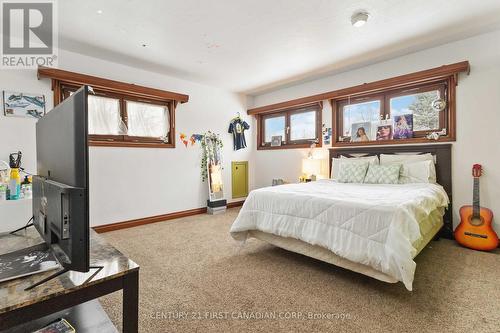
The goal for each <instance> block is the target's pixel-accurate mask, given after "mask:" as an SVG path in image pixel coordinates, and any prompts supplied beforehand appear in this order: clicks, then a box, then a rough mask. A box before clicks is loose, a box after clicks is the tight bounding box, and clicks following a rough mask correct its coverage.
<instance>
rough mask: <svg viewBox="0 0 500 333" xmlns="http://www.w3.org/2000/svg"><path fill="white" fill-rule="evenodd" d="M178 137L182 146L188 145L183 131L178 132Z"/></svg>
mask: <svg viewBox="0 0 500 333" xmlns="http://www.w3.org/2000/svg"><path fill="white" fill-rule="evenodd" d="M179 138H180V139H181V142H182V143H183V144H184V146H186V147H187V146H188V143H189V141H188V139H187V136H186V134H184V133H179Z"/></svg>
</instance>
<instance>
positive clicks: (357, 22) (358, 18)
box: [351, 11, 370, 28]
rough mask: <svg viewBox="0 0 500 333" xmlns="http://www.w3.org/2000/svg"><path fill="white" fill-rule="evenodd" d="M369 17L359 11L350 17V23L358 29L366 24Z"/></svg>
mask: <svg viewBox="0 0 500 333" xmlns="http://www.w3.org/2000/svg"><path fill="white" fill-rule="evenodd" d="M369 17H370V15H369V14H368V13H367V12H364V11H359V12H356V13H354V14H352V16H351V23H352V25H353V26H355V27H356V28H360V27H362V26H364V25H365V24H366V22H367V21H368V18H369Z"/></svg>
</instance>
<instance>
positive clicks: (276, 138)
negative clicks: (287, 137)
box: [271, 135, 282, 147]
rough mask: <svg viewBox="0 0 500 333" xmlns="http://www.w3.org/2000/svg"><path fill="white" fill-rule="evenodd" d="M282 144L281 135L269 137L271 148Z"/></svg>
mask: <svg viewBox="0 0 500 333" xmlns="http://www.w3.org/2000/svg"><path fill="white" fill-rule="evenodd" d="M281 143H282V136H281V135H274V136H272V137H271V147H279V146H281Z"/></svg>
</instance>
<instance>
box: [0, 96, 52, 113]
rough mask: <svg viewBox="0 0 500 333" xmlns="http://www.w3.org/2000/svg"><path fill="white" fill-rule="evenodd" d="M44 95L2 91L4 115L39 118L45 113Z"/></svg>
mask: <svg viewBox="0 0 500 333" xmlns="http://www.w3.org/2000/svg"><path fill="white" fill-rule="evenodd" d="M45 104H46V100H45V95H43V94H35V93H20V92H13V91H8V90H4V91H2V105H3V113H4V115H5V116H6V117H24V118H34V119H39V118H42V117H43V116H44V115H45Z"/></svg>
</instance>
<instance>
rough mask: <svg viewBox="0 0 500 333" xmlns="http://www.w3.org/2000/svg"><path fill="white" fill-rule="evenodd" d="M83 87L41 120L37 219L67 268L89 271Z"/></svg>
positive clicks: (35, 188) (35, 194)
mask: <svg viewBox="0 0 500 333" xmlns="http://www.w3.org/2000/svg"><path fill="white" fill-rule="evenodd" d="M88 92H89V87H88V86H83V87H82V88H80V89H79V90H78V91H76V92H75V93H73V94H72V95H71V96H70V97H68V98H66V99H65V100H64V101H63V102H61V103H60V104H59V105H57V106H56V107H55V108H54V109H52V110H51V111H50V112H48V113H47V114H46V115H45V116H44V117H43V118H41V119H40V120H38V122H37V124H36V156H37V175H36V176H34V177H33V223H34V225H35V227H36V229H37V230H38V232H39V233H40V235H41V236H42V237H43V238H44V240H45V242H46V243H47V244H48V245H49V247H50V248H51V250H52V251H53V253H54V255H55V256H56V258H57V259H58V261H59V262H60V264H61V265H62V266H63V267H64V269H65V271H67V270H74V271H79V272H88V271H89V268H90V267H89V247H90V241H89V179H88V155H89V153H88V143H87V136H88V122H87V100H88V99H87V97H88Z"/></svg>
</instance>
